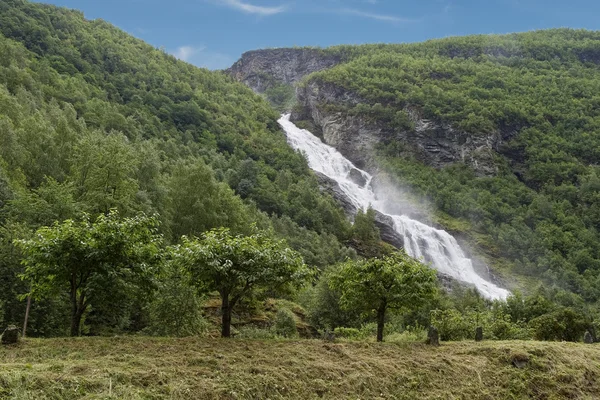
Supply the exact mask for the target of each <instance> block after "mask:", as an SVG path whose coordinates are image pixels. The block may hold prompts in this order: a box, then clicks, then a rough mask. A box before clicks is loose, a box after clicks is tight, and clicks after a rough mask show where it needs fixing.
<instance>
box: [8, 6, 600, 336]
mask: <svg viewBox="0 0 600 400" xmlns="http://www.w3.org/2000/svg"><path fill="white" fill-rule="evenodd" d="M596 36H599V37H600V35H597V34H595V33H591V32H578V31H568V30H560V31H548V32H540V33H537V32H536V33H531V34H526V35H523V36H515V37H485V38H482V37H474V38H458V39H449V40H444V41H435V42H428V43H424V44H420V45H393V46H375V45H370V46H358V47H349V46H343V47H338V48H332V49H327V50H323V51H327V52H337V53H339V54H341V55H342V56H343V58H344V59H345V60H346V62H345V63H344V64H342V65H340V66H338V67H335V68H333V69H331V70H328V71H324V72H320V73H317V74H314V75H312V76H310V77H309V78H308V79H309V80H318V81H325V82H329V83H332V84H335V85H339V86H341V87H344V88H347V89H348V90H351V91H355V92H356V93H358V94H359V95H360V96H361V97H362V98H364V99H365V104H373V106H372V107H366V108H364V107H363V108H364V109H361V110H354V111H353V112H360V113H362V112H364V113H367V114H369V115H370V116H377V118H381V119H382V120H383V121H386V120H389V123H390V124H391V126H393V127H394V129H411V127H410V123H409V121H408V120H407V117H406V115H405V112H404V107H405V106H407V105H411V106H418V107H421V108H422V109H423V111H424V113H425V115H426V116H427V117H428V118H432V119H440V120H444V121H448V122H450V123H452V124H456V125H457V126H459V127H460V128H461V129H464V130H465V131H467V132H470V133H472V134H474V135H477V134H480V133H482V132H489V131H493V130H495V129H503V128H505V127H506V126H512V127H514V128H515V129H516V128H518V129H520V134H519V136H518V137H517V138H515V139H514V140H513V141H511V142H510V143H509V145H510V147H511V149H510V152H512V153H516V154H519V155H520V157H519V158H518V159H510V158H508V157H501V155H499V156H498V160H497V163H498V166H499V171H500V172H499V174H498V175H497V176H494V177H478V176H476V175H475V174H474V172H473V171H472V170H470V169H469V168H468V167H466V166H461V165H455V166H452V167H450V168H447V169H443V170H434V169H432V168H430V167H427V166H425V165H423V164H422V163H420V162H419V161H418V160H415V159H411V158H410V157H408V158H407V157H398V156H397V154H398V143H396V142H394V141H393V140H389V141H388V142H387V143H385V144H384V145H383V146H381V148H380V149H379V154H378V156H379V158H380V161H381V165H382V166H383V167H384V168H385V169H387V170H388V171H389V172H391V173H392V174H393V175H394V176H396V177H397V179H398V182H400V183H402V184H409V185H410V186H411V187H412V188H413V189H414V190H415V192H416V193H418V194H420V195H423V196H425V197H427V198H428V199H429V200H430V201H431V202H432V203H433V204H434V205H435V206H436V208H437V210H438V216H439V217H440V218H441V219H443V220H444V221H446V222H448V223H449V224H452V225H453V226H455V227H460V230H462V231H464V232H466V233H468V234H469V235H470V236H472V237H474V238H476V239H477V240H478V242H479V245H480V246H481V248H483V249H485V251H486V252H487V253H488V255H489V256H490V257H491V258H492V259H494V260H496V261H495V262H496V263H497V264H498V265H501V266H504V270H505V271H508V273H511V274H515V275H520V276H529V277H532V279H533V278H535V280H536V281H538V282H542V283H543V285H537V284H536V285H533V286H531V287H529V288H527V289H528V290H526V291H525V293H524V294H521V293H520V292H518V291H516V292H515V295H514V296H512V297H511V298H509V299H508V301H507V302H495V303H493V302H490V301H487V300H485V299H483V298H481V297H480V296H479V295H478V294H477V293H476V292H475V291H474V290H472V289H468V288H464V287H461V286H457V287H455V288H454V289H453V290H452V291H451V293H446V292H445V291H442V290H439V286H440V285H439V283H438V282H437V279H436V277H435V274H434V273H433V272H432V271H431V270H429V269H427V268H426V267H425V266H423V265H422V264H420V263H419V262H416V261H415V260H412V259H409V258H408V257H407V256H406V255H405V254H404V253H403V252H401V251H399V252H397V251H395V250H394V249H392V248H391V247H390V246H388V245H386V244H384V243H382V242H381V238H380V236H379V232H378V230H377V229H376V227H375V217H374V214H373V212H372V210H368V211H366V212H364V213H363V212H360V213H359V214H358V215H357V216H356V218H355V221H354V224H351V223H350V222H349V221H348V219H347V217H346V215H345V214H344V212H343V210H342V209H341V208H340V206H339V205H338V204H337V203H336V202H335V201H334V200H333V198H332V197H331V196H329V195H328V194H327V193H326V192H324V191H322V190H321V188H320V187H319V184H318V181H317V178H316V177H315V175H314V174H313V173H312V172H311V171H310V169H309V168H308V165H307V163H306V161H305V159H304V158H303V156H302V155H301V154H299V153H297V152H295V151H293V150H292V149H291V148H290V147H289V146H288V145H287V143H286V139H285V136H284V134H283V132H282V131H281V129H280V127H279V126H278V124H277V119H278V117H279V113H278V112H277V111H276V110H275V109H274V108H273V107H272V106H271V105H270V104H269V102H268V101H267V100H265V99H264V98H263V97H261V96H259V95H256V94H254V93H253V92H252V91H251V90H250V89H248V88H246V87H245V86H244V85H242V84H241V83H237V82H234V81H233V79H232V78H230V77H228V76H227V75H226V74H225V73H222V72H211V71H208V70H205V69H201V68H197V67H194V66H192V65H190V64H187V63H185V62H183V61H179V60H177V59H176V58H175V57H174V56H172V55H169V54H167V53H166V52H165V51H163V50H160V49H156V48H154V47H152V46H150V45H148V44H145V43H144V42H142V41H141V40H138V39H136V38H134V37H132V36H130V35H128V34H127V33H125V32H123V31H121V30H119V29H118V28H115V27H114V26H112V25H110V24H109V23H107V22H105V21H102V20H99V19H98V20H86V19H85V18H84V16H83V14H82V13H80V12H78V11H74V10H67V9H64V8H57V7H53V6H48V5H43V4H36V3H30V2H28V1H23V0H0V54H1V55H2V57H1V58H0V322H1V323H2V325H3V326H6V325H8V324H16V325H19V326H22V323H23V319H24V316H25V314H26V309H27V304H28V303H29V301H30V302H31V309H30V311H29V318H28V326H27V334H28V335H29V336H34V337H56V336H66V335H72V336H77V335H90V336H96V335H115V334H133V333H136V334H147V335H157V336H191V335H201V334H204V333H206V332H207V331H210V332H212V331H211V330H213V331H214V328H215V326H216V325H220V328H221V335H222V336H224V337H229V336H233V335H234V334H235V335H241V336H242V337H251V338H274V337H296V336H297V335H298V332H300V331H302V329H304V330H305V332H309V333H310V332H312V333H310V334H308V335H305V336H309V337H310V336H311V335H312V337H314V335H316V334H315V332H314V331H317V330H320V331H321V332H323V331H335V334H336V335H338V337H340V338H345V339H348V340H363V339H365V338H375V336H376V337H377V340H383V339H384V337H385V338H386V340H387V338H392V339H393V338H394V337H395V338H397V339H401V340H404V339H406V338H410V339H418V340H420V339H421V338H422V336H423V334H424V332H425V328H426V327H428V326H429V325H430V324H435V325H436V326H438V327H439V329H440V334H441V338H442V340H460V339H465V338H469V337H470V336H472V334H473V332H474V330H475V328H476V327H478V326H483V327H484V329H485V332H486V335H487V337H488V338H491V339H531V338H536V339H543V340H572V341H578V340H581V338H582V337H583V334H584V332H585V331H586V330H589V331H591V332H594V330H595V327H596V325H597V323H598V321H600V320H599V319H598V315H597V308H596V305H597V302H598V300H599V299H600V281H599V276H598V272H599V270H600V261H599V260H600V244H599V243H600V240H599V239H600V237H599V236H600V235H599V233H598V229H600V208H599V207H600V177H599V176H598V167H597V166H596V165H595V164H594V162H595V160H597V159H598V156H599V155H600V154H598V151H599V149H600V138H599V134H600V130H598V129H597V128H595V121H596V114H595V113H596V103H595V102H597V101H599V100H600V98H599V97H596V93H598V91H597V90H596V89H597V88H598V79H597V78H598V75H596V71H597V68H598V67H597V65H596V64H595V63H594V61H595V60H596V58H595V54H596V52H595V50H594V49H595V47H594V46H595V43H596V42H595V41H594V40H595V39H594V38H595V37H596ZM515 41H517V42H519V43H522V45H521V46H516V47H515V46H514V43H515ZM557 49H558V50H557ZM598 51H599V52H598V53H597V54H600V50H598ZM599 59H600V58H599ZM280 89H281V88H280ZM288 89H289V88H287V89H286V88H283V89H281V90H280V92H281V93H279V92H277V91H275V92H276V93H274V94H276V95H278V96H279V97H280V98H281V101H285V100H286V99H287V100H289V94H290V91H289V90H288ZM596 99H598V100H596ZM599 104H600V103H599ZM388 117H389V118H388ZM386 118H387V119H386ZM515 171H518V172H519V174H518V175H517V174H516V173H515ZM457 229H458V228H457ZM457 229H455V230H457ZM224 260H226V262H225V261H224ZM364 281H368V282H372V285H373V286H372V287H369V290H366V291H365V288H364V285H357V282H359V283H360V282H364ZM365 298H368V299H369V304H366V306H365V301H363V300H364V299H365ZM274 299H275V300H274ZM273 304H275V306H274V307H271V306H273ZM211 307H212V308H213V309H214V308H216V309H218V310H219V313H217V314H219V317H220V318H221V321H217V322H216V323H215V321H214V318H213V317H214V315H212V314H210V313H208V314H209V315H207V312H206V310H211ZM269 307H271V308H269ZM265 309H268V312H267V314H269V315H268V318H267V317H265V318H264V319H262V320H260V321H259V322H260V323H259V324H257V325H256V326H238V327H236V326H235V325H236V322H239V321H240V320H241V319H242V317H240V316H241V315H246V314H252V313H256V314H259V315H263V316H264V314H265ZM388 309H389V312H388ZM261 313H262V314H261ZM213 314H214V313H213ZM265 319H266V320H267V321H266V322H265ZM232 321H233V322H232ZM211 324H212V325H211ZM231 325H234V326H233V327H232V326H231ZM240 325H242V324H240ZM265 325H267V326H266V327H265ZM232 328H233V329H232ZM238 328H239V329H238ZM311 329H312V331H311ZM317 333H318V331H317ZM244 335H246V336H244Z"/></svg>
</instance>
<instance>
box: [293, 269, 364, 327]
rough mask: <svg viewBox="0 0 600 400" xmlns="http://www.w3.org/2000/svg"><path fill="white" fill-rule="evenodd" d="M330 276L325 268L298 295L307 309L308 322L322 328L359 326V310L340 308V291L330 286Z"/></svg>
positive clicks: (329, 270) (328, 270) (329, 271)
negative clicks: (313, 281)
mask: <svg viewBox="0 0 600 400" xmlns="http://www.w3.org/2000/svg"><path fill="white" fill-rule="evenodd" d="M332 268H335V267H332ZM331 277H332V275H331V269H327V270H325V271H324V272H323V273H322V274H321V275H320V276H319V280H318V281H317V282H316V284H315V285H314V286H311V287H308V288H305V289H304V291H303V292H302V293H301V294H300V296H299V297H300V299H299V300H300V304H302V306H303V307H305V308H306V309H307V311H308V320H309V322H310V323H311V324H312V325H313V326H314V327H316V328H317V329H322V330H335V329H337V328H338V327H355V326H359V325H360V322H361V310H346V309H344V308H342V306H341V304H340V297H341V295H340V292H339V291H338V290H335V289H333V288H332V287H331V286H332V285H331Z"/></svg>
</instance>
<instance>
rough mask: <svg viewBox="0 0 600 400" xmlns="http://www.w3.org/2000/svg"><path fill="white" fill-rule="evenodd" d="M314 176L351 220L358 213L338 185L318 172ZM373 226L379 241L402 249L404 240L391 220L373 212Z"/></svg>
mask: <svg viewBox="0 0 600 400" xmlns="http://www.w3.org/2000/svg"><path fill="white" fill-rule="evenodd" d="M316 174H317V178H318V179H319V184H320V186H321V189H323V190H325V191H327V192H328V193H329V194H331V195H332V196H333V198H334V199H335V200H336V201H337V202H338V203H339V204H340V206H341V207H342V208H343V209H344V212H345V213H346V215H347V216H348V217H350V218H352V219H353V218H354V216H355V215H356V213H357V212H358V209H357V208H356V206H355V205H354V204H352V202H351V201H350V199H348V197H347V196H346V195H345V194H344V192H343V191H342V189H341V188H340V186H339V184H338V183H337V182H336V181H334V180H333V179H331V178H329V177H327V176H326V175H323V174H321V173H319V172H316ZM375 225H376V226H377V228H378V229H379V234H380V236H381V240H383V241H384V242H386V243H388V244H391V245H392V246H394V247H396V248H398V249H402V248H404V239H403V238H402V236H401V235H400V234H399V233H398V232H396V230H395V229H394V221H393V220H392V218H390V217H389V216H387V215H385V214H382V213H380V212H379V211H375Z"/></svg>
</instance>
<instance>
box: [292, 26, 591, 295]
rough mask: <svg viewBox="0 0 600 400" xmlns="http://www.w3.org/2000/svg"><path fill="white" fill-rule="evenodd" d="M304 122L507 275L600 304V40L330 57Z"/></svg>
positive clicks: (547, 34) (495, 39) (300, 109)
mask: <svg viewBox="0 0 600 400" xmlns="http://www.w3.org/2000/svg"><path fill="white" fill-rule="evenodd" d="M322 52H324V53H325V54H330V55H331V56H336V57H339V59H340V60H341V61H340V63H339V64H338V65H336V66H335V67H332V68H330V69H326V70H322V71H319V72H315V73H312V74H309V75H307V76H306V77H305V79H304V80H303V81H301V82H300V83H299V84H298V85H297V88H296V99H297V105H296V106H295V107H294V109H293V114H292V120H294V121H296V123H297V124H298V125H300V126H306V127H309V128H310V129H311V130H312V131H313V132H315V133H317V134H319V135H321V136H322V137H323V139H324V140H325V141H326V142H327V143H328V144H330V145H333V146H334V147H336V148H337V149H338V150H340V151H341V152H342V153H343V154H344V155H345V156H346V157H347V158H349V159H350V160H351V161H353V162H354V163H355V164H356V165H357V166H359V167H362V168H365V169H367V170H368V171H370V172H372V173H378V175H379V176H380V177H381V178H386V179H389V180H391V181H392V182H393V183H395V184H396V185H397V186H399V187H405V188H408V189H409V192H410V193H412V195H413V196H415V197H417V198H421V199H423V198H424V199H426V200H427V201H428V202H430V203H431V205H432V209H433V213H434V219H435V220H437V222H438V223H440V224H442V225H443V226H444V227H445V228H447V229H450V230H452V231H453V232H454V233H455V234H459V235H463V236H465V237H467V238H469V240H470V242H471V243H472V244H473V245H474V246H475V247H476V248H477V249H479V250H483V251H485V253H486V255H487V258H488V260H489V261H491V262H493V263H494V264H495V265H496V267H499V268H500V269H503V270H504V271H506V272H509V271H510V272H509V273H512V274H516V275H520V276H522V277H531V280H535V281H538V282H545V283H553V284H557V285H560V286H561V287H562V288H564V289H567V290H569V291H573V292H575V293H577V294H579V295H581V296H583V297H584V298H585V299H586V300H588V301H592V302H595V301H597V300H598V299H599V298H600V285H599V283H600V280H599V278H600V276H599V272H600V234H599V230H600V208H599V207H600V201H599V200H600V177H599V173H600V170H599V167H598V159H600V153H599V152H600V128H599V125H598V121H600V119H599V118H600V114H599V113H600V111H599V110H600V109H599V108H598V104H600V103H599V101H600V97H598V93H599V89H600V67H599V65H598V64H599V61H600V33H597V32H588V31H574V30H568V29H561V30H550V31H539V32H530V33H523V34H513V35H504V36H473V37H464V38H451V39H444V40H435V41H430V42H426V43H422V44H407V45H365V46H356V47H353V46H340V47H335V48H331V49H325V50H322Z"/></svg>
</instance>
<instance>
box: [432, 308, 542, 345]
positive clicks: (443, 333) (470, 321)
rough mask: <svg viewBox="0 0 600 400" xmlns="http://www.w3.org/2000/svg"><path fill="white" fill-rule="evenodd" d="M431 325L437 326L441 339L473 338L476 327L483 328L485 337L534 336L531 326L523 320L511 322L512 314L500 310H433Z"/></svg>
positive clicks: (528, 337) (521, 337) (529, 337)
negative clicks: (522, 321) (462, 311)
mask: <svg viewBox="0 0 600 400" xmlns="http://www.w3.org/2000/svg"><path fill="white" fill-rule="evenodd" d="M431 325H432V326H435V327H436V328H437V329H438V331H439V333H440V339H441V340H444V341H452V340H473V339H474V338H475V329H477V327H482V328H483V335H484V338H485V339H491V340H527V339H531V338H532V333H531V331H530V330H529V328H528V327H527V326H526V325H525V324H524V323H521V322H516V323H515V322H511V320H510V316H509V315H507V314H505V313H503V312H501V311H499V310H485V311H472V310H467V311H465V312H464V313H461V312H460V311H458V310H455V309H449V310H433V311H432V312H431Z"/></svg>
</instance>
